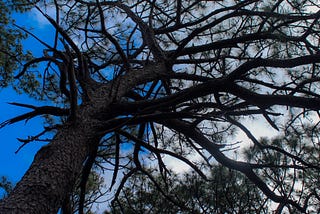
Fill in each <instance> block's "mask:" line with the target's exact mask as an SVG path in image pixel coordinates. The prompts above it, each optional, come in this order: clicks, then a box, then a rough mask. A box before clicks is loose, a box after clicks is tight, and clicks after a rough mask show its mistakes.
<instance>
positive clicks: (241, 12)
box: [0, 0, 320, 213]
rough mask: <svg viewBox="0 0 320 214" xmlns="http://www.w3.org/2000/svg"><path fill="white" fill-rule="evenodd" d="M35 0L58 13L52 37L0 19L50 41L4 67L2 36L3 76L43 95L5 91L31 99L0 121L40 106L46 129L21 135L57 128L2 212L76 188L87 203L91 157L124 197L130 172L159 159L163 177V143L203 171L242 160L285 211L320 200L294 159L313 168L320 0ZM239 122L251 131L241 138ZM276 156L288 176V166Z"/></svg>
mask: <svg viewBox="0 0 320 214" xmlns="http://www.w3.org/2000/svg"><path fill="white" fill-rule="evenodd" d="M6 2H7V1H1V4H5V3H6ZM28 3H30V4H31V5H32V6H31V7H32V8H33V10H32V11H33V12H37V13H39V14H41V15H42V16H43V17H44V18H45V19H46V20H47V21H48V23H50V25H51V26H52V27H53V29H54V32H53V34H54V35H55V36H54V39H53V41H46V40H41V39H39V38H40V37H38V35H36V34H34V33H32V29H31V30H30V29H26V28H22V27H20V26H16V28H13V31H12V32H11V31H6V30H2V29H6V26H7V25H6V23H5V25H1V26H0V27H1V28H0V30H1V31H6V32H7V33H8V35H7V36H6V37H5V38H10V36H13V39H10V42H11V43H13V44H17V42H19V41H18V40H17V38H18V39H19V38H22V36H20V35H18V37H15V35H16V34H14V32H15V30H20V31H22V32H24V33H26V34H28V35H29V36H32V37H34V38H36V39H37V40H38V42H39V45H40V46H41V47H42V49H43V51H42V53H43V54H42V56H39V57H33V58H30V57H29V58H18V57H14V60H13V61H12V63H14V62H17V63H18V64H19V65H20V66H17V65H18V64H15V65H10V69H9V71H10V72H7V73H6V72H2V71H5V70H8V68H7V67H6V63H9V62H10V63H11V61H10V60H12V54H11V53H12V52H17V51H16V49H17V48H18V47H19V48H21V47H20V46H17V47H15V49H12V46H10V45H9V46H8V45H7V46H3V45H2V46H3V47H2V46H1V47H0V50H1V52H0V53H1V55H0V57H1V58H0V60H1V61H0V62H1V64H0V65H1V72H2V74H1V78H3V79H4V78H5V76H6V75H9V77H8V78H9V79H10V81H6V84H10V83H11V82H18V83H20V85H19V86H18V88H19V87H20V88H22V89H23V90H24V92H25V93H29V94H30V95H31V96H33V97H35V98H37V99H38V100H40V101H41V100H43V101H45V102H46V104H47V105H43V106H41V105H40V104H39V105H33V104H28V103H11V104H12V105H15V107H23V108H28V109H30V112H28V113H26V114H23V115H18V116H17V117H15V118H11V119H8V120H7V121H4V122H2V123H1V124H0V127H1V128H2V127H4V126H6V125H10V124H12V123H16V122H19V121H23V120H29V119H32V118H34V117H36V116H44V117H45V118H47V124H46V125H45V127H44V131H43V132H41V133H39V134H38V135H36V136H33V137H30V138H28V139H20V140H21V141H22V143H23V145H26V144H28V143H30V142H32V141H38V140H42V138H43V137H45V136H46V135H45V134H46V133H49V132H50V133H51V135H53V138H52V139H51V140H50V141H49V142H48V144H47V145H46V146H44V147H43V148H41V149H40V150H39V152H38V153H37V154H36V155H35V157H34V161H33V163H32V165H31V166H30V168H29V170H28V171H27V172H26V174H25V175H24V177H23V178H22V180H21V181H20V182H19V183H18V184H17V185H16V187H15V188H14V189H13V191H12V193H11V194H10V195H9V196H8V197H7V198H5V199H4V200H2V201H1V202H0V213H57V212H58V209H59V208H61V207H62V209H63V211H64V212H65V213H67V211H66V210H68V208H70V206H69V204H70V203H68V201H69V199H70V198H71V195H72V193H74V190H75V189H78V190H77V191H79V192H80V193H79V199H78V203H77V204H78V210H77V211H78V212H79V213H84V210H85V201H86V195H85V193H86V187H87V185H86V183H87V181H88V180H89V181H90V179H88V178H89V174H90V171H91V170H92V169H96V170H97V171H98V172H99V173H100V172H101V173H102V172H104V171H106V170H111V171H112V175H111V176H110V177H109V178H108V180H109V183H110V185H109V187H110V189H111V192H113V191H114V195H113V198H114V200H115V201H116V200H117V198H118V196H119V194H120V193H121V191H122V189H123V188H124V187H125V184H126V181H127V180H128V179H129V178H130V177H131V176H134V175H136V174H144V175H145V176H146V177H147V178H148V179H150V181H152V182H153V183H157V179H155V177H156V175H157V173H160V174H161V176H160V177H161V179H162V180H163V181H166V180H169V179H167V176H170V173H169V170H168V169H167V164H168V161H166V158H168V157H172V158H175V159H177V160H179V161H182V162H184V163H186V164H187V165H189V166H190V167H191V169H192V170H194V171H195V172H197V173H198V174H199V175H200V176H201V177H202V178H203V179H206V177H207V176H206V174H207V173H208V171H207V170H204V169H205V168H206V169H207V167H209V168H210V167H213V166H214V164H216V163H217V162H218V163H220V164H221V165H222V166H224V167H226V168H228V169H230V170H236V171H238V172H240V173H242V175H243V176H245V177H246V178H247V179H248V180H249V181H250V182H251V183H252V185H255V186H256V187H257V188H258V189H259V191H261V193H262V194H264V195H265V197H267V198H269V199H270V200H271V201H273V202H272V203H274V204H275V205H277V206H275V207H277V212H281V211H282V210H283V209H284V208H285V209H288V210H290V209H294V210H298V211H299V212H306V211H307V210H312V209H314V207H315V205H314V204H316V203H317V202H319V198H320V197H319V194H318V188H317V187H316V186H313V185H310V186H308V188H305V185H306V184H305V181H306V177H305V176H301V177H299V178H300V180H299V182H296V179H295V178H296V177H297V176H296V173H301V174H302V175H304V173H305V172H307V171H308V172H309V170H311V171H312V172H316V170H319V164H318V162H317V161H314V160H316V158H311V157H312V155H311V156H310V154H313V155H314V156H316V155H318V150H319V143H318V137H317V136H318V123H317V122H318V120H319V116H318V110H319V108H320V107H319V106H320V94H319V93H320V92H319V80H320V79H319V62H320V54H319V41H320V40H319V39H320V38H319V36H320V34H319V33H320V26H319V17H320V10H319V6H318V3H319V2H318V1H316V0H303V1H302V0H287V1H284V0H275V1H269V0H268V1H267V0H266V1H257V0H244V1H236V0H223V1H214V0H210V1H209V0H208V1H199V0H197V1H182V0H159V1H158V0H157V1H155V0H141V1H131V0H123V1H102V0H95V1H89V0H88V1H86V0H74V1H60V0H53V1H36V2H33V3H32V2H29V1H28ZM1 10H2V9H1ZM1 13H7V12H6V11H5V10H3V12H2V11H1ZM7 14H8V13H7ZM48 14H54V15H52V16H49V15H48ZM9 20H10V19H7V21H6V22H9ZM2 26H4V27H2ZM11 43H10V44H11ZM1 44H2V42H1ZM6 44H9V43H6ZM31 51H32V50H31ZM18 53H20V52H18ZM35 66H38V67H37V69H34V68H35ZM23 81H24V82H23ZM21 82H22V83H24V84H21ZM28 83H30V84H29V85H28ZM28 89H29V90H28ZM48 103H51V104H52V105H50V106H49V105H48ZM248 121H249V122H248ZM257 121H262V122H260V123H264V124H267V125H264V126H261V127H262V128H261V129H273V130H275V131H276V132H278V133H279V135H282V136H288V134H292V135H293V136H292V138H290V139H289V138H287V139H286V140H289V141H285V142H288V143H289V144H290V143H295V144H294V145H295V147H288V146H285V144H284V143H283V142H282V141H280V140H279V141H268V140H262V141H260V140H258V139H257V138H258V136H257V133H255V132H252V131H251V130H252V126H249V125H248V124H249V123H254V126H258V125H259V123H258V122H257ZM266 126H267V128H266ZM237 133H244V134H245V135H246V137H247V139H246V140H244V141H242V142H235V141H236V140H235V139H234V138H233V137H234V136H235V135H236V134H237ZM298 139H299V140H298ZM248 147H249V148H251V150H252V153H248V154H247V153H246V155H247V158H244V156H243V155H242V151H243V150H241V149H243V148H248ZM291 148H296V149H291ZM297 151H301V152H297ZM233 152H236V153H237V154H238V155H237V157H236V156H235V155H233ZM300 154H305V155H300ZM192 157H197V158H192ZM281 170H282V172H283V171H285V172H288V173H289V172H290V173H289V174H291V175H290V176H291V177H290V176H286V177H285V178H286V179H283V177H281V176H282V175H281V173H280V174H279V173H278V171H281ZM270 171H271V172H272V173H271V174H270V173H265V172H270ZM277 173H278V174H277ZM292 173H293V174H294V176H292ZM269 175H270V176H271V175H272V176H271V177H268V176H269ZM274 176H276V177H274ZM226 182H227V181H226ZM159 187H160V186H159ZM163 188H166V185H164V186H163ZM160 192H161V191H160ZM162 192H163V191H162ZM212 194H214V193H212ZM93 201H95V200H93ZM171 202H172V203H173V204H175V205H177V206H182V205H181V204H180V203H178V202H177V201H175V200H174V199H172V201H171ZM182 207H183V206H182ZM189 208H190V207H188V206H185V207H183V209H185V210H188V209H189Z"/></svg>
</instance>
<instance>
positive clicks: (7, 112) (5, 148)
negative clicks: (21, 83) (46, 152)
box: [0, 10, 54, 197]
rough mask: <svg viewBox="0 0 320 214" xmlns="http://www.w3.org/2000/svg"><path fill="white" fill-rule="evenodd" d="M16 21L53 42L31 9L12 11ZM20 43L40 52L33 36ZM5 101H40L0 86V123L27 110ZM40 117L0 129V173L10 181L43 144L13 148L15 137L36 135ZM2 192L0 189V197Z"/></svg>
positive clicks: (39, 126)
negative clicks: (25, 12)
mask: <svg viewBox="0 0 320 214" xmlns="http://www.w3.org/2000/svg"><path fill="white" fill-rule="evenodd" d="M14 16H15V19H16V23H17V24H18V25H20V26H22V27H25V26H26V27H28V28H32V29H33V30H32V32H33V33H34V34H35V35H38V36H39V37H40V38H41V39H44V40H46V41H49V42H50V41H51V42H50V43H52V42H53V39H52V38H53V35H54V31H52V28H51V27H50V25H49V24H48V22H46V20H45V19H44V18H43V17H41V16H40V15H39V14H37V13H36V11H35V10H33V11H31V12H29V13H27V14H15V15H14ZM23 44H24V47H25V49H27V50H31V51H32V52H33V54H34V55H35V56H39V55H41V54H42V48H41V46H40V44H39V42H37V41H36V40H35V39H33V38H32V37H29V38H28V39H27V40H26V41H24V43H23ZM8 102H19V103H26V104H32V105H38V106H39V105H41V103H39V102H36V101H35V100H33V99H31V98H29V97H28V96H27V95H25V94H17V93H16V92H15V91H14V90H13V89H12V88H11V87H8V88H5V89H2V90H0V110H1V112H2V113H1V114H0V123H1V122H3V121H5V120H8V119H10V118H13V117H15V116H17V115H20V114H23V113H25V112H28V111H30V110H28V109H25V108H20V107H17V106H12V105H9V104H8ZM42 127H43V121H42V119H41V118H39V117H37V118H35V119H31V120H29V121H28V122H27V123H25V122H24V121H23V122H19V123H16V124H13V125H9V126H6V127H4V128H2V129H0V163H1V166H0V176H6V177H8V179H9V180H10V181H12V182H13V183H16V182H17V181H19V180H20V179H21V177H22V176H23V174H24V173H25V172H26V170H27V169H28V167H29V166H30V164H31V162H32V160H33V157H34V155H35V153H36V152H37V151H38V149H39V148H40V147H41V146H43V145H44V143H41V142H35V143H31V144H29V145H27V146H25V147H24V148H23V149H22V150H20V152H19V153H17V154H15V151H16V150H17V149H18V148H19V146H20V145H21V143H20V142H19V141H18V140H17V138H23V139H24V138H27V137H28V136H32V135H36V134H38V133H39V132H41V131H42V130H43V129H42ZM1 195H2V192H1V190H0V197H1Z"/></svg>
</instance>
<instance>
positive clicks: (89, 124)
mask: <svg viewBox="0 0 320 214" xmlns="http://www.w3.org/2000/svg"><path fill="white" fill-rule="evenodd" d="M166 73H167V68H166V66H165V65H164V64H163V63H158V64H153V65H149V66H146V67H144V68H143V69H136V70H131V71H130V72H129V73H128V74H126V75H123V76H119V77H118V78H116V79H115V80H114V81H112V82H110V83H109V84H105V85H102V86H101V87H100V88H99V89H97V90H95V91H94V92H92V93H91V94H90V101H89V102H87V103H84V104H82V105H81V106H80V108H79V110H78V112H77V113H76V120H75V121H73V122H69V123H67V124H65V125H63V127H62V128H60V129H59V131H58V133H57V134H56V135H55V137H54V139H53V140H52V141H51V142H50V143H49V144H48V145H47V146H44V147H43V148H41V149H40V150H39V152H38V153H37V154H36V155H35V158H34V160H33V163H32V164H31V166H30V168H29V169H28V171H27V173H26V174H25V175H24V176H23V178H22V180H21V181H20V182H19V183H18V184H17V185H16V187H15V188H14V190H13V191H12V193H11V194H10V195H9V197H8V198H6V199H4V200H2V201H1V202H0V214H20V213H21V214H26V213H27V214H29V213H30V214H31V213H32V214H37V213H39V214H44V213H46V214H50V213H52V214H56V213H57V212H58V210H59V208H60V207H61V205H62V202H63V200H64V198H65V197H66V196H68V194H70V192H71V191H72V189H73V187H74V183H75V180H76V178H77V176H79V174H80V172H81V169H82V166H83V164H84V162H85V160H86V158H87V157H88V155H89V154H90V152H91V151H92V149H95V147H96V145H97V143H98V142H99V141H100V139H101V137H103V134H104V133H107V132H108V131H106V130H109V131H110V130H111V131H112V128H114V126H118V124H115V123H112V122H111V123H109V121H107V120H109V119H110V120H112V118H114V117H116V116H117V115H114V114H113V112H110V104H111V103H113V102H117V101H120V99H121V97H123V96H124V95H125V94H126V93H127V92H129V91H130V90H131V89H132V88H133V87H134V86H136V85H139V84H143V83H146V82H148V81H152V80H154V79H157V78H159V75H160V76H161V75H164V74H166ZM120 114H121V112H120Z"/></svg>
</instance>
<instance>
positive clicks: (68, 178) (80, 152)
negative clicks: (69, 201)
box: [0, 123, 99, 214]
mask: <svg viewBox="0 0 320 214" xmlns="http://www.w3.org/2000/svg"><path fill="white" fill-rule="evenodd" d="M93 133H95V132H94V130H93V129H92V127H90V126H89V125H87V124H85V123H81V124H74V125H71V126H67V125H66V126H65V127H64V128H62V129H61V130H59V132H58V133H57V135H56V136H55V138H54V139H53V140H52V142H50V143H49V144H48V145H47V146H44V147H43V148H41V149H40V150H39V151H38V153H37V154H36V156H35V158H34V160H33V163H32V165H31V166H30V168H29V170H28V171H27V173H26V174H25V175H24V176H23V178H22V180H21V181H20V182H19V183H18V184H17V186H16V187H15V189H14V190H13V192H12V194H10V196H9V197H8V198H6V199H4V200H3V201H1V203H0V213H1V214H2V213H3V214H11V213H12V214H13V213H15V214H16V213H30V214H31V213H34V214H36V213H39V214H40V213H41V214H43V213H57V212H58V209H59V208H60V206H61V204H62V201H63V200H64V198H65V197H66V196H67V194H68V193H70V192H71V191H72V189H73V185H74V182H75V180H76V178H77V176H78V175H79V173H80V172H81V168H82V165H83V163H84V161H85V159H86V157H87V155H88V153H89V152H90V149H92V147H93V146H94V145H96V142H97V140H99V138H97V136H94V135H93Z"/></svg>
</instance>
